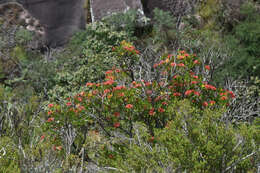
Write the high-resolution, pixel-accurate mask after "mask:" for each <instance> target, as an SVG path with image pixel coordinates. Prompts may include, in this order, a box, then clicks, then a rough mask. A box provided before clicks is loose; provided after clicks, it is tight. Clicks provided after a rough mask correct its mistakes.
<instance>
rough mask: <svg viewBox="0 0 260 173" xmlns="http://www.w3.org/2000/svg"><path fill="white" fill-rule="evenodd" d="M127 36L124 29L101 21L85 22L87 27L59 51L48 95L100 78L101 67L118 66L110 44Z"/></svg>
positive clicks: (65, 91) (57, 96) (54, 96)
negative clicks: (55, 71) (114, 28)
mask: <svg viewBox="0 0 260 173" xmlns="http://www.w3.org/2000/svg"><path fill="white" fill-rule="evenodd" d="M126 38H127V34H126V33H125V32H117V31H114V30H113V29H112V28H111V27H109V26H108V25H106V24H104V23H94V24H92V25H88V26H87V28H86V31H83V32H80V33H77V34H76V35H75V37H74V38H73V39H72V41H71V43H70V45H69V47H68V49H69V51H66V52H65V54H62V55H61V58H62V60H59V62H60V63H59V64H60V65H59V66H58V69H59V70H58V73H57V75H55V83H56V86H55V88H54V89H53V90H52V91H51V92H50V93H49V96H52V97H53V98H56V99H57V98H59V97H61V96H64V95H67V94H68V93H69V92H74V91H76V90H78V89H79V87H80V86H82V85H83V84H85V83H86V82H87V81H92V82H94V81H102V80H103V79H104V73H103V71H104V70H105V71H106V70H108V69H111V68H112V67H113V66H117V61H116V57H115V55H114V53H113V52H112V47H113V46H114V45H117V44H119V43H120V42H121V41H122V40H124V39H126ZM71 52H73V53H71ZM62 56H64V57H62ZM68 59H70V60H69V61H68Z"/></svg>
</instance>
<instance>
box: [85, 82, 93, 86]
mask: <svg viewBox="0 0 260 173" xmlns="http://www.w3.org/2000/svg"><path fill="white" fill-rule="evenodd" d="M93 85H94V83H90V82H88V83H87V84H86V86H87V87H88V86H89V87H91V86H93Z"/></svg>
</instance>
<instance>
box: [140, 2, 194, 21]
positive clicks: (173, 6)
mask: <svg viewBox="0 0 260 173" xmlns="http://www.w3.org/2000/svg"><path fill="white" fill-rule="evenodd" d="M198 2H199V0H143V5H144V11H145V14H146V15H147V16H148V17H152V16H153V10H154V9H155V8H159V9H161V10H164V11H169V12H170V13H171V14H172V15H173V16H175V17H179V16H183V15H185V14H187V13H190V12H191V11H192V10H193V9H194V7H195V5H196V4H197V3H198Z"/></svg>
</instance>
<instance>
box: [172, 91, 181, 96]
mask: <svg viewBox="0 0 260 173" xmlns="http://www.w3.org/2000/svg"><path fill="white" fill-rule="evenodd" d="M173 95H174V96H176V97H177V96H181V93H178V92H176V93H173Z"/></svg>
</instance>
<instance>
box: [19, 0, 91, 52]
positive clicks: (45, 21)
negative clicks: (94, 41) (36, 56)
mask: <svg viewBox="0 0 260 173" xmlns="http://www.w3.org/2000/svg"><path fill="white" fill-rule="evenodd" d="M19 3H21V4H22V6H23V7H24V8H25V9H26V10H27V11H28V12H29V13H30V14H31V15H32V16H33V17H35V18H36V19H38V20H39V22H40V24H41V25H42V26H43V28H44V33H45V34H44V36H45V41H44V42H45V44H46V45H48V46H50V47H56V46H62V45H64V44H65V43H66V42H67V41H68V40H69V39H70V37H71V36H72V35H73V34H74V33H75V32H76V31H79V30H80V29H84V28H85V24H86V23H85V22H86V21H85V13H84V8H83V7H84V0H45V1H44V0H19Z"/></svg>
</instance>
